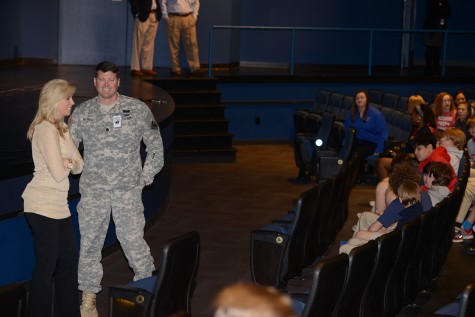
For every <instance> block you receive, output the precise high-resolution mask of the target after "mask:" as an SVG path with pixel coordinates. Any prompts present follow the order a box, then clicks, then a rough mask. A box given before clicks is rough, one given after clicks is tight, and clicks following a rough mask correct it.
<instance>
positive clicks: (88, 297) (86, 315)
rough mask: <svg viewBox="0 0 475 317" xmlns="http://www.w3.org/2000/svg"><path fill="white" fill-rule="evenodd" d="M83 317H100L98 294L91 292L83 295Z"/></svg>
mask: <svg viewBox="0 0 475 317" xmlns="http://www.w3.org/2000/svg"><path fill="white" fill-rule="evenodd" d="M81 317H98V314H97V309H96V294H94V293H89V292H83V293H82V304H81Z"/></svg>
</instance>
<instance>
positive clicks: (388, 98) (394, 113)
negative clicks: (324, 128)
mask: <svg viewBox="0 0 475 317" xmlns="http://www.w3.org/2000/svg"><path fill="white" fill-rule="evenodd" d="M371 93H373V94H376V91H375V90H369V91H368V94H369V99H370V105H371V106H373V107H375V108H377V109H378V110H380V111H381V113H382V114H383V116H384V119H385V120H386V123H387V125H388V140H389V141H404V142H405V141H407V140H409V136H410V133H411V130H412V121H411V114H409V113H407V112H406V108H407V100H408V97H406V96H400V95H398V94H395V93H384V92H382V91H377V96H373V97H372V94H371ZM378 96H380V97H378ZM372 98H373V99H372ZM353 104H354V97H353V96H348V95H345V94H342V93H339V92H331V91H329V90H325V89H319V90H317V92H316V95H315V101H314V104H313V110H312V111H310V112H313V113H316V114H320V113H323V112H325V111H329V112H332V113H334V114H335V120H336V122H338V125H337V127H336V128H341V127H342V126H343V122H344V121H345V119H346V116H347V114H348V113H349V111H350V109H351V106H352V105H353ZM317 118H318V115H317ZM314 125H317V126H319V125H318V123H316V124H314ZM304 126H305V124H304ZM299 129H300V128H297V127H296V131H297V130H299ZM340 134H341V133H340Z"/></svg>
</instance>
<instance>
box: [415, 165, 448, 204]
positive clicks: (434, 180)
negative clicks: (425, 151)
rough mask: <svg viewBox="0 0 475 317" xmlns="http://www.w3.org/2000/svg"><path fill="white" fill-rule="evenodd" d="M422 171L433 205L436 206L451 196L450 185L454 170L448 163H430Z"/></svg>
mask: <svg viewBox="0 0 475 317" xmlns="http://www.w3.org/2000/svg"><path fill="white" fill-rule="evenodd" d="M422 171H423V174H424V185H425V188H426V189H427V194H428V195H429V197H430V201H431V205H432V206H435V205H437V204H438V203H439V202H441V201H442V200H443V199H444V198H445V197H447V195H448V194H450V189H449V187H448V185H449V183H450V181H451V180H452V168H451V167H450V165H449V164H446V163H442V162H430V163H428V164H426V165H424V168H423V170H422Z"/></svg>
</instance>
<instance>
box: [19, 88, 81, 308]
mask: <svg viewBox="0 0 475 317" xmlns="http://www.w3.org/2000/svg"><path fill="white" fill-rule="evenodd" d="M75 91H76V88H75V87H74V86H73V85H71V84H70V83H68V82H67V81H65V80H62V79H54V80H51V81H49V82H48V83H46V84H45V85H44V87H43V89H42V90H41V93H40V99H39V105H38V111H37V113H36V116H35V118H34V119H33V122H32V123H31V125H30V128H29V129H28V133H27V137H28V139H29V140H30V141H31V150H32V155H33V162H34V165H35V170H34V173H33V179H32V180H31V182H30V183H29V184H28V185H27V186H26V189H25V191H24V192H23V195H22V198H23V201H24V211H25V216H26V219H27V221H28V224H29V225H30V228H31V231H32V233H33V239H34V247H35V254H36V265H35V269H34V271H33V276H32V278H31V284H30V295H29V302H28V309H27V316H35V317H36V316H48V317H49V316H51V313H52V305H51V303H52V301H53V288H54V302H55V305H54V307H55V308H54V310H55V316H65V317H66V316H67V317H79V316H80V314H79V299H78V292H77V286H78V282H77V261H78V252H77V245H76V241H75V237H74V230H73V223H72V220H71V212H70V211H69V207H68V200H67V198H68V190H69V179H68V175H69V173H73V174H78V173H80V172H81V171H82V167H83V160H82V158H81V155H80V154H79V151H78V149H77V147H76V146H75V144H74V142H73V141H72V139H71V136H70V135H69V130H68V126H67V125H66V123H65V122H64V117H66V116H69V115H70V114H71V108H72V106H73V105H74V101H73V94H74V92H75ZM53 284H54V287H53Z"/></svg>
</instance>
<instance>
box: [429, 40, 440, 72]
mask: <svg viewBox="0 0 475 317" xmlns="http://www.w3.org/2000/svg"><path fill="white" fill-rule="evenodd" d="M440 50H441V48H440V47H438V46H427V48H426V56H425V57H426V73H427V75H429V76H438V75H440Z"/></svg>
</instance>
